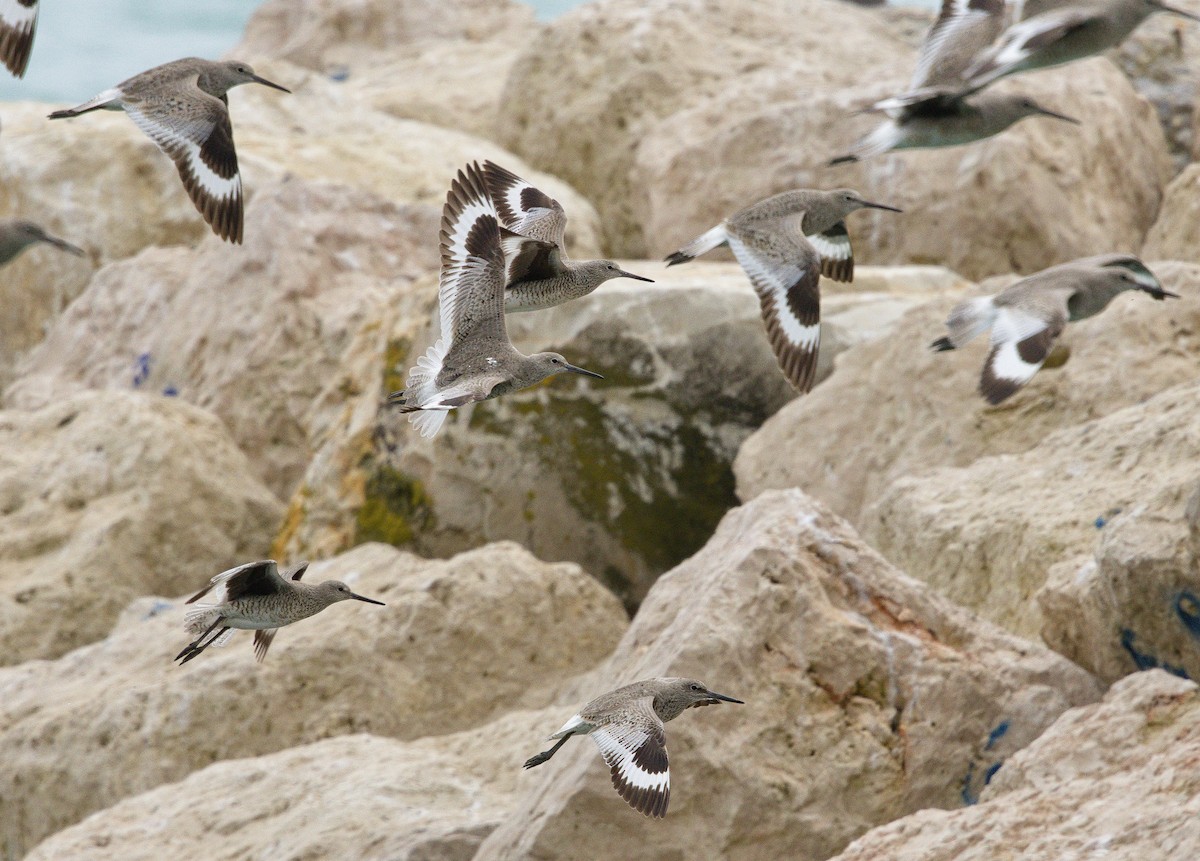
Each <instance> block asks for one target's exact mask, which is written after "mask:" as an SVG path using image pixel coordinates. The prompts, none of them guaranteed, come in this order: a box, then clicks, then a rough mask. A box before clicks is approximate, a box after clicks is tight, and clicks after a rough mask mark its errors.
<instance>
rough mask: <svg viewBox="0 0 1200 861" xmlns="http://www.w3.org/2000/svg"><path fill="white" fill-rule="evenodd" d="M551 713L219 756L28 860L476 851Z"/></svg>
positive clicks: (451, 855)
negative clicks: (423, 733) (424, 733)
mask: <svg viewBox="0 0 1200 861" xmlns="http://www.w3.org/2000/svg"><path fill="white" fill-rule="evenodd" d="M549 714H550V713H548V712H540V713H539V712H534V713H528V712H519V713H516V714H514V715H511V716H506V717H505V718H502V719H501V720H499V721H496V722H493V723H491V724H488V726H487V732H486V733H480V732H477V731H474V730H468V731H466V732H461V733H457V734H455V735H449V736H439V737H437V738H425V739H421V740H419V741H411V742H402V741H396V740H395V739H390V738H379V737H377V736H373V735H350V736H345V737H342V738H332V739H326V740H324V741H318V742H315V743H313V744H308V745H303V746H301V747H295V748H292V749H290V750H285V751H281V752H279V753H273V754H269V755H266V756H260V757H256V758H253V759H240V760H235V761H232V762H221V763H217V764H215V765H212V766H210V767H209V768H206V769H204V770H202V771H199V772H196V773H194V774H192V775H190V776H189V777H188V778H187V779H186V780H183V781H181V782H180V783H173V784H168V785H166V786H160V787H158V788H157V789H154V790H152V791H150V792H146V793H144V794H142V795H138V796H136V797H134V798H129V799H126V800H124V801H122V802H120V803H119V804H116V805H114V806H112V807H110V808H109V809H107V810H104V811H103V812H101V813H97V814H96V815H94V816H91V817H89V818H87V819H85V820H84V821H83V822H81V823H79V824H78V825H75V826H73V827H71V828H67V829H65V830H63V831H61V832H59V833H58V834H55V835H54V836H53V837H50V838H49V839H48V840H46V841H45V842H44V843H42V844H41V845H39V846H38V847H37V848H36V849H34V850H33V851H32V852H31V853H30V854H29V855H27V856H26V859H27V861H51V859H57V861H79V859H83V858H86V859H88V861H161V859H163V858H167V857H176V858H204V859H208V861H238V859H245V858H259V857H270V858H296V859H299V858H304V859H313V861H316V859H335V858H339V859H340V858H347V859H348V858H362V859H366V858H387V859H394V861H466V859H470V858H471V856H472V855H473V854H474V853H475V849H476V848H477V847H478V845H479V843H480V842H481V841H482V840H483V838H484V837H485V836H486V835H487V834H488V833H489V832H490V831H491V830H492V829H493V828H495V827H496V825H498V824H499V822H500V821H501V820H502V819H503V817H504V816H505V815H507V813H508V811H509V809H510V808H511V806H512V803H513V798H514V796H515V794H516V791H517V787H518V785H519V784H520V783H521V782H522V776H523V774H524V772H522V770H521V769H520V767H519V765H520V760H519V759H514V755H515V754H514V752H516V751H519V750H520V749H521V746H522V745H527V744H528V737H529V727H530V724H531V723H533V721H531V719H530V718H531V717H535V716H543V717H544V719H545V720H550V719H551V718H550V717H549Z"/></svg>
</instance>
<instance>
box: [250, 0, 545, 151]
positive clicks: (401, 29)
mask: <svg viewBox="0 0 1200 861" xmlns="http://www.w3.org/2000/svg"><path fill="white" fill-rule="evenodd" d="M536 27H537V25H536V24H535V22H534V20H533V10H532V9H531V8H530V7H529V6H528V5H526V4H524V3H516V2H511V0H505V2H500V3H497V2H486V0H453V2H426V0H416V2H413V0H403V2H396V0H388V2H369V3H353V4H351V3H344V2H342V3H331V2H328V0H301V2H294V0H272V2H269V3H264V4H263V5H262V6H260V7H259V8H258V10H257V11H256V12H255V14H254V16H253V17H252V18H251V19H250V23H249V25H248V27H247V32H246V37H245V39H244V40H243V41H242V43H241V44H240V45H239V46H238V47H237V48H235V49H234V50H233V51H231V52H230V53H231V55H232V56H237V57H245V58H258V57H260V56H266V57H271V58H273V59H274V60H276V61H277V60H288V61H290V62H292V63H296V64H298V65H301V66H306V67H308V68H310V69H313V70H315V71H317V72H324V73H327V74H328V75H330V77H332V78H333V79H334V80H335V81H337V82H338V86H339V88H341V89H345V90H350V91H353V92H355V93H356V94H359V95H361V96H362V97H364V99H365V100H366V101H367V102H368V103H370V104H371V105H372V106H373V107H375V108H377V109H379V110H382V111H384V112H385V113H388V114H391V115H393V116H396V117H402V118H406V119H414V120H420V121H422V122H427V123H432V124H434V125H439V126H445V127H447V128H453V129H457V130H459V131H467V132H471V133H473V134H477V135H480V136H481V137H485V138H491V137H494V131H495V126H496V115H497V111H498V109H499V104H500V96H501V92H502V91H503V88H504V82H505V80H506V79H507V78H508V74H509V70H510V69H511V68H512V65H513V63H514V62H515V61H516V60H517V57H518V56H519V55H520V54H521V52H522V50H523V49H524V46H525V44H526V43H527V42H528V40H529V36H530V31H531V30H534V29H536Z"/></svg>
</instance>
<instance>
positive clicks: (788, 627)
mask: <svg viewBox="0 0 1200 861" xmlns="http://www.w3.org/2000/svg"><path fill="white" fill-rule="evenodd" d="M658 675H685V676H695V677H698V678H701V679H703V680H704V681H705V682H706V683H707V684H709V685H711V686H712V687H713V689H714V690H718V691H721V692H722V693H728V694H730V695H732V696H736V697H739V698H740V699H744V700H745V701H746V705H744V706H733V705H728V706H727V705H721V706H719V707H717V708H711V709H703V710H700V711H698V712H696V713H694V714H692V713H689V714H685V715H683V716H681V717H680V718H679V719H678V720H676V721H674V722H673V723H671V724H669V726H668V728H667V738H668V746H669V750H670V751H671V773H672V784H673V786H672V793H671V810H670V812H669V813H668V815H667V818H666V819H665V820H663V821H661V822H655V821H652V820H648V819H644V818H641V817H638V816H636V815H634V814H631V813H630V810H629V809H628V808H627V807H626V806H625V804H624V802H622V801H621V799H620V798H618V797H617V796H616V794H615V793H614V792H613V790H612V787H611V785H610V784H609V775H608V769H607V767H605V766H604V764H603V761H602V760H601V759H600V757H599V756H597V754H596V751H595V750H594V749H593V746H592V745H590V744H588V743H579V742H576V743H573V744H571V745H568V747H566V748H564V749H563V750H562V751H561V752H560V753H559V754H558V756H556V757H555V759H554V760H553V761H552V763H550V764H548V765H546V766H543V767H542V768H540V769H537V770H538V771H541V772H543V774H542V775H541V777H540V780H539V782H538V783H536V784H535V785H534V786H533V787H532V788H531V789H530V790H529V791H528V792H526V793H525V794H524V796H523V798H522V799H521V800H520V803H519V805H518V806H517V808H516V810H515V811H514V812H513V813H512V814H511V815H510V816H509V817H508V818H506V820H505V821H504V823H503V824H502V825H501V826H500V827H499V828H498V829H496V831H495V832H493V833H492V834H491V835H490V836H489V837H488V839H487V840H485V841H484V844H483V847H482V848H481V850H480V852H479V853H478V855H477V856H476V858H478V859H480V861H483V859H492V858H527V857H529V858H567V857H571V858H601V857H635V856H636V857H644V858H670V857H676V856H677V853H678V852H679V847H681V846H685V845H698V846H703V847H705V853H706V854H707V855H709V856H711V857H720V858H729V859H734V861H739V859H766V858H795V859H801V861H803V859H823V858H828V857H829V856H830V855H831V854H833V853H834V852H837V851H839V850H840V849H841V848H842V847H844V846H845V845H846V843H847V842H849V841H850V840H851V839H853V838H854V837H856V836H858V835H859V834H861V833H862V832H863V831H865V830H866V829H868V828H870V827H872V826H873V825H875V824H879V823H883V822H887V821H890V820H891V819H894V818H896V817H897V816H900V815H903V814H905V813H909V812H912V811H914V810H917V809H920V808H923V807H929V806H942V807H953V806H958V805H959V804H961V803H962V802H963V801H964V800H971V799H974V798H975V797H976V795H977V793H978V792H979V790H980V788H981V787H982V785H983V783H984V781H985V779H986V777H987V775H988V774H989V773H990V772H991V771H992V770H994V768H995V767H996V764H997V763H999V762H1001V761H1003V759H1004V757H1005V756H1006V754H1007V753H1009V752H1011V751H1012V750H1014V749H1016V748H1019V747H1020V746H1021V745H1022V744H1023V743H1027V742H1028V741H1029V740H1030V739H1032V738H1034V737H1036V736H1037V735H1038V734H1039V733H1040V732H1041V731H1042V730H1043V729H1044V728H1045V727H1047V726H1048V725H1049V724H1050V723H1051V722H1052V721H1053V720H1054V719H1055V718H1056V717H1058V715H1059V714H1061V713H1062V712H1063V711H1064V710H1066V709H1067V708H1068V707H1070V706H1071V705H1078V704H1082V703H1086V702H1091V701H1094V700H1095V699H1098V698H1099V688H1098V686H1097V685H1096V684H1095V682H1094V681H1093V680H1092V678H1091V677H1090V676H1089V675H1088V674H1087V673H1085V672H1083V671H1082V670H1080V669H1079V668H1078V667H1076V666H1074V665H1073V664H1071V663H1070V662H1068V661H1066V660H1065V659H1063V658H1061V657H1060V656H1058V655H1056V654H1054V653H1053V652H1051V651H1050V650H1048V649H1046V648H1044V647H1041V646H1038V645H1034V644H1033V643H1029V642H1027V641H1024V640H1020V639H1018V638H1016V637H1013V636H1011V635H1009V634H1006V633H1004V632H1002V631H1000V630H998V629H997V628H995V627H994V626H992V625H990V624H988V623H987V622H984V621H982V620H980V619H979V618H977V617H976V616H974V615H972V614H971V613H969V612H967V611H964V610H962V609H961V608H959V607H956V606H954V605H952V604H951V603H950V602H949V601H947V600H945V599H944V598H941V597H940V596H938V595H936V594H935V593H933V592H932V591H931V590H929V589H928V588H927V587H925V586H923V585H922V584H920V583H918V582H917V581H915V580H912V579H911V578H909V577H907V576H905V575H904V574H902V573H900V572H899V571H897V570H896V569H895V568H893V567H892V566H891V565H889V564H888V563H887V562H886V561H885V560H883V559H882V558H881V557H880V556H879V555H878V554H877V553H875V552H874V551H873V550H871V549H869V548H868V547H867V546H866V545H865V544H864V543H863V542H862V541H861V539H859V538H858V537H857V536H856V535H855V534H854V532H853V530H852V529H851V528H850V527H849V526H848V525H847V524H846V523H845V521H843V520H841V519H840V518H838V517H836V516H834V515H833V514H831V513H830V512H829V511H828V509H826V508H825V507H824V506H822V505H821V504H820V503H818V502H816V501H815V500H813V499H811V498H810V497H807V496H805V495H804V494H803V493H801V492H800V491H797V490H792V491H781V492H776V493H770V494H765V495H764V496H762V497H760V498H759V499H757V500H755V501H754V502H752V503H750V504H748V505H746V506H743V507H742V508H739V509H737V510H736V511H733V512H730V514H729V515H728V516H727V517H726V518H725V519H724V520H723V521H722V523H721V525H720V527H719V528H718V529H717V531H716V534H715V535H714V536H713V538H712V540H711V541H710V542H709V543H708V545H707V546H706V547H705V548H704V549H703V550H702V551H700V552H699V553H697V554H696V555H695V556H693V557H692V558H691V559H689V560H688V561H687V562H685V563H683V564H682V565H680V566H679V567H678V568H676V569H675V570H673V571H672V572H670V573H668V574H666V575H664V576H663V577H662V578H661V579H660V580H659V581H658V582H657V583H656V584H655V586H654V588H653V589H652V590H651V592H650V595H649V596H648V597H647V599H646V601H645V602H644V603H643V604H642V607H641V610H640V611H639V613H638V615H637V617H636V618H635V620H634V622H633V625H632V626H631V628H630V630H629V631H628V633H627V634H626V635H625V637H624V639H623V640H622V641H621V644H620V645H619V646H618V647H617V649H616V651H615V652H614V653H613V656H612V657H611V658H610V659H609V661H608V662H607V664H606V665H604V666H602V667H601V668H600V669H599V670H597V671H596V672H594V673H592V674H591V675H589V676H588V677H586V678H585V679H581V680H580V681H579V682H576V683H573V684H572V685H570V686H568V687H567V688H565V689H564V694H563V696H562V697H560V702H562V704H563V715H562V717H563V719H565V718H566V717H567V716H569V715H570V713H571V712H570V710H571V709H573V708H576V707H577V706H578V705H579V703H580V702H582V701H584V700H585V699H587V698H589V697H590V696H594V695H595V694H596V693H598V692H599V691H602V690H605V689H606V688H607V687H612V686H615V685H617V684H620V683H623V682H628V681H632V680H634V679H639V678H646V677H650V676H658ZM555 724H556V722H554V721H552V722H551V725H555ZM533 750H535V749H533ZM533 750H531V752H533Z"/></svg>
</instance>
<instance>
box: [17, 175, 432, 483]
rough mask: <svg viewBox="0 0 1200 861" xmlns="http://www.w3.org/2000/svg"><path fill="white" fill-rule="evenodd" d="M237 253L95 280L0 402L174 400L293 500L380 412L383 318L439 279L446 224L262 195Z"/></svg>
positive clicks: (381, 205)
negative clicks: (345, 434) (333, 437)
mask: <svg viewBox="0 0 1200 861" xmlns="http://www.w3.org/2000/svg"><path fill="white" fill-rule="evenodd" d="M248 219H249V220H252V221H255V222H258V223H260V224H262V225H264V226H265V225H271V227H270V229H260V230H249V231H247V234H246V244H245V245H244V246H243V247H241V248H237V249H231V248H229V247H228V246H227V245H225V244H224V243H220V242H209V243H203V244H201V245H200V246H199V247H198V248H195V249H189V248H167V249H157V248H156V249H151V250H148V251H146V252H143V253H142V254H140V255H138V256H136V257H134V258H132V259H130V260H126V261H122V262H119V263H115V264H112V265H110V266H108V267H106V268H105V269H103V270H101V271H100V273H98V274H97V276H96V278H95V279H94V280H93V281H92V283H91V284H90V285H89V286H88V288H87V290H86V291H85V292H84V293H83V294H82V295H81V296H80V297H79V298H78V299H77V300H76V301H75V302H74V303H73V304H72V305H71V306H70V308H68V309H67V311H66V313H65V314H64V315H63V316H62V317H61V318H60V319H59V321H58V322H57V323H56V324H55V325H54V327H53V328H52V329H51V330H50V333H49V335H48V336H47V337H46V340H45V341H44V342H43V343H42V344H41V345H40V346H39V347H38V348H37V349H35V350H34V351H33V352H32V353H30V355H29V356H28V357H27V359H26V360H25V361H24V362H23V363H22V364H21V365H20V367H19V368H18V371H17V373H18V376H19V379H18V380H17V381H16V382H15V383H14V384H13V385H12V387H10V388H9V390H8V391H7V392H6V394H5V403H6V404H8V405H10V406H15V407H19V408H23V409H31V408H37V407H40V406H42V405H44V404H47V403H53V402H55V401H57V400H58V399H59V398H61V397H63V395H64V394H66V393H68V392H71V391H75V390H78V389H79V388H81V387H86V388H93V389H104V390H109V391H112V390H117V391H123V390H124V391H127V390H129V389H130V388H132V387H134V386H137V387H139V388H142V389H145V390H147V391H151V392H156V393H157V392H162V391H164V390H166V389H171V390H173V391H175V392H177V393H178V394H179V396H180V397H181V398H182V399H184V400H187V401H189V402H191V403H195V404H197V405H199V406H202V407H205V408H206V409H208V410H211V411H212V412H214V413H216V414H217V415H218V416H220V417H221V419H222V420H223V421H224V422H225V424H226V426H227V427H228V428H229V430H230V432H231V433H232V435H233V438H234V439H235V440H236V441H237V443H238V445H239V446H240V447H241V449H242V450H243V451H244V452H246V453H247V454H248V455H250V457H251V461H252V464H253V467H252V468H253V472H254V474H255V475H256V476H257V477H258V478H259V479H260V480H262V481H264V482H265V483H266V484H267V485H268V486H269V487H270V488H271V489H272V490H273V491H274V492H275V493H276V494H279V495H280V496H281V497H283V498H285V499H286V498H288V497H289V496H291V494H292V493H293V491H294V490H295V488H296V483H297V481H298V480H299V478H300V476H301V475H302V474H303V471H304V469H305V468H306V466H307V464H308V461H309V458H310V456H311V452H312V451H313V449H314V448H315V446H316V441H317V439H318V438H319V437H320V434H321V433H322V429H323V428H324V427H325V426H327V425H329V424H331V423H334V422H337V421H339V420H340V419H341V418H342V416H343V415H344V414H345V413H346V412H347V411H352V410H353V409H354V404H355V401H356V398H358V399H361V398H366V399H368V400H370V401H376V400H378V398H379V396H380V394H381V393H380V392H379V391H378V385H379V382H378V381H379V374H380V365H381V363H382V361H383V354H384V352H385V343H386V339H387V333H386V330H385V329H384V328H383V326H384V325H386V321H387V319H388V317H389V315H395V314H400V313H403V312H404V311H405V310H406V309H407V310H409V311H410V312H411V311H412V309H413V307H414V306H415V303H417V302H420V303H422V304H423V299H421V300H417V299H414V298H410V299H409V300H407V301H408V304H407V305H406V304H405V302H406V299H405V296H406V291H407V290H408V288H409V287H410V285H411V284H412V282H413V280H414V279H415V278H417V277H418V276H421V275H422V274H424V273H426V272H429V271H432V270H435V269H436V268H437V266H438V255H437V245H436V235H437V224H438V219H439V211H438V210H437V209H435V208H434V207H432V206H423V205H401V206H398V205H396V204H393V203H390V202H388V201H386V200H384V199H382V198H380V197H377V196H375V195H371V194H369V193H367V192H363V191H358V190H355V189H352V188H347V187H345V186H334V185H328V184H325V183H315V182H307V181H303V180H299V179H293V180H285V181H282V182H280V183H277V184H269V185H266V186H265V187H260V188H259V191H258V193H257V194H256V196H255V198H254V201H253V202H252V203H251V204H250V207H249V211H248Z"/></svg>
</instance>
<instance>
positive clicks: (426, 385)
mask: <svg viewBox="0 0 1200 861" xmlns="http://www.w3.org/2000/svg"><path fill="white" fill-rule="evenodd" d="M441 246H442V272H441V277H440V281H439V286H438V305H439V309H440V317H441V327H442V331H441V337H439V338H438V340H437V342H436V343H435V344H434V345H433V346H432V347H430V348H429V350H428V351H427V352H426V353H425V355H424V356H422V357H421V358H420V359H418V360H417V364H416V366H415V367H414V368H412V370H410V371H409V372H408V380H407V383H406V388H405V389H404V391H400V392H393V393H392V394H391V395H389V396H388V403H389V404H398V405H399V406H400V411H401V412H405V413H412V416H411V417H410V421H411V422H412V423H413V426H414V427H415V428H416V429H417V431H418V432H419V433H420V434H421V436H423V437H432V436H433V435H434V434H436V433H437V432H438V430H439V429H440V428H441V426H442V423H443V422H444V421H445V420H446V413H447V412H448V411H449V410H452V409H454V408H455V407H461V406H463V405H465V404H469V403H474V402H475V401H484V400H488V399H489V398H495V397H498V396H500V395H504V394H507V393H509V392H513V391H516V390H518V389H523V388H525V387H527V386H532V385H534V384H535V383H539V382H541V381H542V380H544V379H546V378H547V377H552V376H554V375H556V374H561V373H564V372H567V371H569V372H571V373H575V374H584V375H586V376H589V377H596V378H597V379H604V378H603V377H602V376H600V374H597V373H594V372H592V371H588V370H585V369H583V368H579V367H576V366H575V365H572V364H571V363H570V362H568V361H567V360H566V359H564V358H563V357H562V356H560V355H559V354H558V353H534V354H533V355H532V356H526V355H524V354H522V353H519V352H517V349H516V348H515V347H513V345H512V341H510V340H509V339H508V329H507V328H506V327H505V325H504V290H505V287H504V285H505V283H506V279H505V271H506V263H507V261H509V260H511V259H513V258H525V257H528V256H536V255H542V254H547V253H549V251H550V243H548V242H543V241H541V240H538V239H530V238H528V237H525V236H520V235H518V234H516V233H513V232H512V231H510V230H508V229H506V228H505V227H503V226H502V225H501V224H500V218H499V216H498V215H497V213H496V210H495V207H494V206H493V204H492V200H491V198H490V197H489V196H488V193H487V187H486V185H485V181H484V177H483V172H482V170H481V169H480V167H479V165H478V164H471V165H468V166H467V167H466V168H464V169H463V170H460V171H459V172H458V176H457V177H456V178H455V179H454V181H453V182H452V183H451V184H450V192H449V193H448V194H447V195H446V205H445V207H444V208H443V209H442V230H441ZM518 268H519V267H518Z"/></svg>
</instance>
